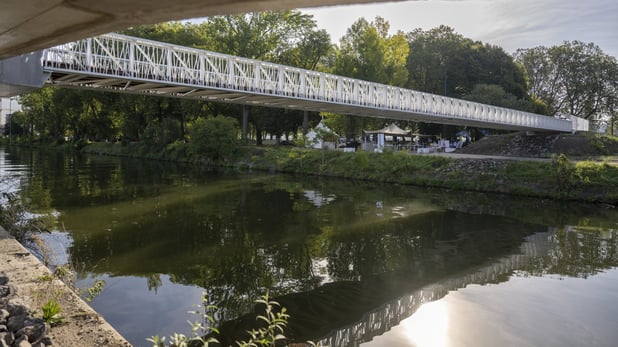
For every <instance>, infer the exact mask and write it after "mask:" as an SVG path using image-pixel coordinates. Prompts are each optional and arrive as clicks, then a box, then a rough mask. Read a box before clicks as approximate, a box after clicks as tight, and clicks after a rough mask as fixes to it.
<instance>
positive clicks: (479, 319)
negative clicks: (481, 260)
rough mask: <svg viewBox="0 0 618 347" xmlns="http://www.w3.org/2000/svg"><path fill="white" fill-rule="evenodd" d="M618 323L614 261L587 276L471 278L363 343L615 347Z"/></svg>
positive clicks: (431, 346)
mask: <svg viewBox="0 0 618 347" xmlns="http://www.w3.org/2000/svg"><path fill="white" fill-rule="evenodd" d="M548 293H549V295H548ZM617 326H618V269H616V268H614V269H610V270H607V271H605V272H602V273H599V274H597V275H595V276H592V277H589V278H587V279H582V278H573V277H559V276H555V275H546V276H541V277H537V276H533V277H524V276H514V277H511V278H510V279H509V280H508V281H507V282H503V283H500V284H489V285H485V286H481V285H469V286H467V287H466V288H463V289H459V290H457V291H453V292H450V293H449V294H448V295H447V296H445V297H444V298H442V299H440V300H437V301H434V302H430V303H426V304H424V305H422V306H421V307H420V308H419V309H418V311H417V312H416V313H415V314H413V315H412V316H410V317H409V318H407V319H404V320H403V321H401V323H400V324H399V325H398V326H396V327H394V328H393V329H391V330H390V331H389V332H387V333H386V334H384V335H382V336H378V337H376V338H375V339H374V340H373V341H371V342H368V343H365V344H363V345H362V346H365V347H381V346H416V347H454V346H470V347H472V346H474V347H484V346H486V347H494V346H546V347H551V346H556V347H564V346H574V347H575V346H606V347H612V346H616V343H618V329H616V327H617Z"/></svg>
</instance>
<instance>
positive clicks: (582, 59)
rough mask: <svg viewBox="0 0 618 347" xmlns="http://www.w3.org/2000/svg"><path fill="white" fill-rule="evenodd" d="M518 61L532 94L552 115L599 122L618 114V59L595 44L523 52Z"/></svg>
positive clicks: (520, 52)
mask: <svg viewBox="0 0 618 347" xmlns="http://www.w3.org/2000/svg"><path fill="white" fill-rule="evenodd" d="M516 59H517V61H519V63H521V64H522V66H523V67H524V68H525V71H526V73H527V75H528V80H529V81H530V93H531V94H533V95H534V96H536V97H537V98H539V99H540V100H542V101H543V102H544V103H545V104H546V105H547V108H548V115H550V116H558V115H560V114H568V115H573V116H577V117H581V118H585V119H599V118H607V117H611V115H612V112H615V101H614V99H615V93H616V88H615V84H616V82H615V81H616V76H617V73H616V71H617V70H618V67H617V63H616V58H614V57H612V56H608V55H607V54H605V53H603V51H602V50H601V49H600V48H599V47H598V46H596V45H595V44H593V43H583V42H580V41H572V42H569V41H566V42H564V43H563V44H562V45H559V46H553V47H549V48H547V47H542V46H540V47H535V48H530V49H520V50H518V51H517V53H516Z"/></svg>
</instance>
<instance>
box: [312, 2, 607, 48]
mask: <svg viewBox="0 0 618 347" xmlns="http://www.w3.org/2000/svg"><path fill="white" fill-rule="evenodd" d="M302 11H303V12H306V13H310V14H313V15H314V18H315V19H316V20H317V23H318V27H319V28H320V29H326V30H327V31H328V32H329V33H330V34H331V39H332V40H333V42H339V38H340V37H341V36H343V35H344V34H345V32H346V30H347V28H349V27H350V26H351V25H352V23H353V22H355V21H356V20H357V19H358V18H360V17H365V18H366V19H367V20H369V21H372V20H373V19H374V18H375V17H376V16H381V17H383V18H385V19H386V20H387V21H388V22H389V23H390V25H391V31H392V32H395V31H397V30H402V31H404V32H409V31H412V30H413V29H415V28H423V29H431V28H434V27H437V26H439V25H441V24H445V25H448V26H450V27H452V28H453V29H454V30H455V31H456V32H458V33H460V34H462V35H464V36H465V37H468V38H471V39H473V40H480V41H483V42H487V43H492V44H496V45H499V46H501V47H503V48H504V49H505V50H506V51H507V52H508V53H513V52H515V50H516V49H518V48H530V47H536V46H540V45H544V46H552V45H556V44H561V43H562V42H564V41H573V40H579V41H583V42H594V43H595V44H596V45H598V46H599V47H601V49H602V50H603V51H604V52H605V53H607V54H609V55H613V56H614V57H618V0H426V1H404V2H394V3H379V4H370V5H349V6H335V7H324V8H318V9H308V10H302Z"/></svg>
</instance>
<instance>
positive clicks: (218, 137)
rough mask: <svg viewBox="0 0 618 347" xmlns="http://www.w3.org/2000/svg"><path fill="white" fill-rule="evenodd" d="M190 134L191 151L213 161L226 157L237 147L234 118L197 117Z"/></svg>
mask: <svg viewBox="0 0 618 347" xmlns="http://www.w3.org/2000/svg"><path fill="white" fill-rule="evenodd" d="M190 134H191V150H192V151H193V153H194V154H196V155H200V156H202V155H203V156H205V157H207V158H209V159H212V160H215V161H220V160H225V159H228V158H229V157H231V156H232V155H234V154H235V153H236V151H238V149H239V141H238V126H237V123H236V119H234V118H230V117H221V116H220V117H212V118H198V119H197V120H196V121H195V122H194V123H193V125H192V127H191V130H190Z"/></svg>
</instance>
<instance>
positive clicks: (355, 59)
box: [329, 17, 409, 138]
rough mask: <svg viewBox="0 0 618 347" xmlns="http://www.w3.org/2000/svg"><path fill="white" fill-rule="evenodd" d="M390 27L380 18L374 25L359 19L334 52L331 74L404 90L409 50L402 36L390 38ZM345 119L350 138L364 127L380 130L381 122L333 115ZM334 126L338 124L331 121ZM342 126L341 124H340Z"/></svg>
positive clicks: (382, 123)
mask: <svg viewBox="0 0 618 347" xmlns="http://www.w3.org/2000/svg"><path fill="white" fill-rule="evenodd" d="M389 27H390V25H389V23H388V22H387V21H386V20H384V19H383V18H381V17H376V18H375V20H374V21H373V22H368V21H367V20H366V19H365V18H361V19H359V20H358V21H356V22H355V23H353V24H352V26H351V27H350V28H348V30H347V32H346V35H345V36H344V37H342V38H341V40H340V42H339V47H338V49H337V50H336V52H335V58H334V59H333V60H334V66H333V72H334V73H335V74H337V75H342V76H346V77H352V78H358V79H361V80H365V81H371V82H377V83H384V84H389V85H393V86H400V87H401V86H403V85H404V84H405V82H406V81H407V79H408V71H407V69H406V66H405V63H406V59H407V56H408V52H409V47H408V44H407V41H406V38H405V35H404V34H403V33H402V32H398V33H396V34H394V35H389V33H388V31H389ZM329 117H331V118H332V117H344V118H345V119H346V121H345V124H346V129H345V134H346V136H347V137H349V138H350V137H353V136H354V135H356V134H359V133H360V131H361V130H362V129H363V128H365V127H373V128H377V127H381V126H383V125H384V122H385V121H384V120H378V119H375V118H372V119H369V118H364V117H356V116H340V115H332V114H330V115H329ZM332 122H335V123H337V121H332ZM339 123H341V121H339Z"/></svg>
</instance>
